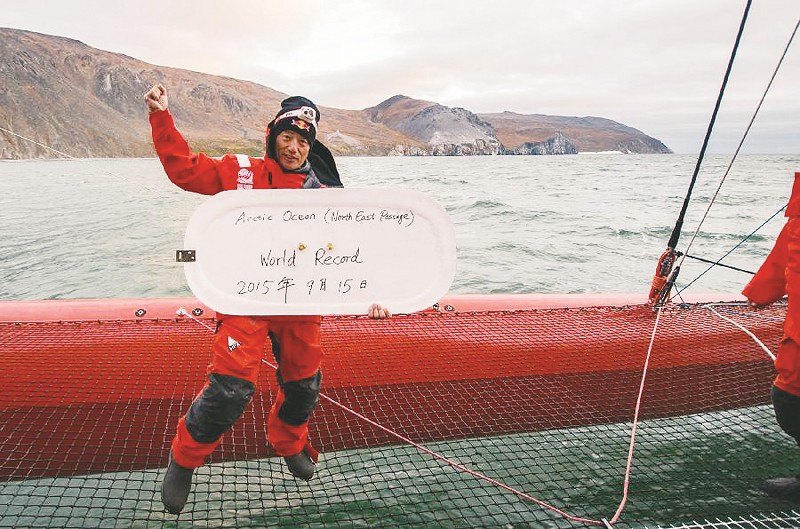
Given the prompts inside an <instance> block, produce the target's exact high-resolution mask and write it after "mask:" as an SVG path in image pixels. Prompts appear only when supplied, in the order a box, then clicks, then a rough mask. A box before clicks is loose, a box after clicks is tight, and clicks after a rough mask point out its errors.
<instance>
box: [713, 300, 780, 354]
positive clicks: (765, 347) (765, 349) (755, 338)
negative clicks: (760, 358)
mask: <svg viewBox="0 0 800 529" xmlns="http://www.w3.org/2000/svg"><path fill="white" fill-rule="evenodd" d="M717 305H718V304H717V303H709V304H708V305H703V308H704V309H708V310H710V311H711V312H713V313H714V314H716V315H717V317H718V318H720V319H722V320H725V321H727V322H728V323H730V324H731V325H733V326H734V327H738V328H739V329H740V330H742V331H744V333H745V334H747V336H749V337H750V338H752V339H753V341H754V342H756V345H758V346H759V347H761V349H762V350H763V351H764V352H765V353H767V356H769V357H770V358H771V359H772V361H773V362H774V361H775V355H774V354H773V353H772V351H770V350H769V347H767V346H766V345H764V342H762V341H761V340H759V339H758V337H757V336H756V335H755V334H753V333H752V332H750V331H749V330H747V329H746V328H745V327H744V326H743V325H740V324H738V323H736V322H735V321H733V320H732V319H730V318H728V317H726V316H723V315H722V314H720V313H719V312H717V311H716V310H714V307H715V306H717Z"/></svg>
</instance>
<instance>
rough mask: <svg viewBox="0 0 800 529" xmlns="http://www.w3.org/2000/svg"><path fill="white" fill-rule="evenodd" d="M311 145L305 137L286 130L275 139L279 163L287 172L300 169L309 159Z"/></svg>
mask: <svg viewBox="0 0 800 529" xmlns="http://www.w3.org/2000/svg"><path fill="white" fill-rule="evenodd" d="M310 150H311V145H310V144H309V143H308V140H306V139H305V138H304V137H302V136H301V135H300V134H298V133H296V132H295V131H293V130H284V131H283V132H281V133H280V134H278V137H277V138H275V152H276V154H277V155H278V160H277V161H278V163H279V164H280V166H281V167H283V168H284V169H285V170H287V171H294V170H296V169H300V167H302V166H303V164H304V163H305V162H306V159H307V158H308V152H309V151H310Z"/></svg>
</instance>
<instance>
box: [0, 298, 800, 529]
mask: <svg viewBox="0 0 800 529" xmlns="http://www.w3.org/2000/svg"><path fill="white" fill-rule="evenodd" d="M784 315H785V306H780V305H778V306H775V307H771V308H767V309H760V310H754V309H751V308H748V307H744V306H741V305H736V304H731V305H720V306H717V307H714V309H713V310H711V309H710V308H709V307H707V306H700V305H681V306H677V305H676V306H671V307H669V308H668V309H665V310H664V311H663V312H662V313H661V314H660V316H658V318H657V316H656V314H655V313H653V312H652V311H651V310H650V308H649V307H644V306H629V307H598V308H591V307H590V308H572V309H538V310H534V309H531V310H513V311H487V312H448V311H446V310H444V309H443V310H441V311H428V312H422V313H416V314H412V315H398V316H395V317H394V318H392V319H391V320H384V321H377V320H370V319H368V318H365V317H326V318H324V319H323V327H322V340H323V347H324V349H325V359H324V361H323V373H324V376H323V389H322V393H323V395H322V398H321V400H320V404H319V406H318V407H317V409H316V410H315V412H314V415H313V417H312V422H311V434H312V443H313V444H314V445H315V447H317V448H318V449H319V450H320V451H321V452H322V454H321V456H320V462H319V465H318V467H317V474H316V476H315V477H314V479H313V480H311V481H310V482H304V481H297V480H295V479H294V478H292V476H291V475H290V474H289V473H288V471H287V469H286V467H285V464H284V463H283V461H282V459H281V458H278V457H275V455H274V453H272V451H271V450H270V448H269V447H268V445H267V441H266V439H267V433H266V419H267V415H268V413H269V408H270V406H271V403H272V399H273V396H274V395H275V391H276V387H277V386H276V382H275V380H274V379H275V377H274V370H273V369H272V368H271V367H270V365H269V364H266V363H265V364H264V365H263V367H262V370H261V373H260V380H259V384H258V388H257V391H256V395H255V397H254V398H253V401H252V402H251V404H250V405H249V406H248V408H247V410H246V411H245V414H244V415H243V416H242V417H241V419H240V420H239V421H238V422H237V423H236V425H235V426H234V428H233V429H232V430H231V431H230V432H228V433H227V434H226V436H225V438H224V440H223V442H222V444H221V445H220V447H219V448H218V449H217V451H216V452H214V454H213V455H212V457H211V458H210V459H209V461H208V464H207V465H205V466H203V467H201V468H199V469H197V471H196V472H195V477H194V485H193V490H192V493H191V494H190V496H189V501H188V503H187V505H186V508H185V509H184V511H183V513H181V515H179V516H174V515H170V514H168V513H166V512H164V510H163V507H162V505H161V498H160V485H161V479H162V478H163V475H164V470H165V466H166V461H167V455H168V450H169V443H170V440H171V438H172V436H173V434H174V432H175V427H176V423H177V420H178V418H179V417H180V416H181V415H182V414H183V413H184V412H185V411H186V409H187V407H188V406H189V404H190V402H191V400H192V398H193V397H194V396H195V395H196V394H197V392H198V391H199V390H200V389H201V388H202V386H203V384H204V382H205V378H204V377H205V369H206V364H207V363H208V361H209V351H210V342H211V338H212V334H213V328H214V325H215V322H214V320H213V319H210V318H202V317H201V318H199V319H198V318H188V317H184V318H175V319H149V320H148V319H136V318H131V319H128V320H113V321H110V320H91V321H69V322H67V321H64V322H55V321H53V322H37V323H15V322H11V323H1V324H0V363H1V364H2V366H3V369H2V371H1V372H0V527H81V528H86V527H162V526H163V527H326V528H327V527H464V528H468V527H469V528H471V527H503V528H510V527H551V528H562V527H563V528H571V527H586V526H591V525H603V524H604V521H609V520H613V521H615V523H614V527H623V528H624V527H675V528H678V527H680V528H689V527H692V528H693V527H796V526H798V524H800V515H798V513H797V512H795V511H794V510H793V505H792V504H788V503H786V502H782V501H779V500H775V499H772V498H770V497H767V496H766V495H765V494H764V493H763V492H762V490H761V486H762V483H763V480H764V479H766V478H767V477H770V476H774V475H788V474H792V473H796V472H797V471H798V470H800V461H798V449H797V446H796V445H795V444H794V441H793V440H792V439H790V438H789V437H788V436H787V435H786V434H784V433H783V432H782V431H781V430H780V429H779V427H778V426H777V424H776V423H775V419H774V416H773V413H772V408H771V405H770V401H769V391H770V386H771V382H772V379H773V378H774V368H773V365H772V360H771V358H770V356H769V354H768V353H767V352H766V351H765V350H764V348H762V344H763V346H765V347H766V348H767V349H768V350H770V351H771V352H772V353H774V352H775V351H776V350H777V346H778V344H779V341H780V338H781V334H782V322H783V318H784ZM656 323H657V325H656ZM654 329H655V333H654ZM743 329H746V330H747V331H749V332H750V333H752V335H753V336H755V338H756V339H754V338H753V337H751V336H750V335H748V334H747V333H746V332H745V331H744V330H743ZM651 338H652V348H651V346H650V343H651ZM649 351H650V354H649V357H648V352H649ZM266 360H267V361H271V360H272V359H271V358H269V357H266ZM646 361H647V369H646V370H645V363H646ZM643 375H644V390H643V393H642V398H641V403H640V405H639V407H638V422H636V423H635V425H636V435H635V437H634V438H633V449H632V457H630V474H629V475H630V481H629V488H628V490H627V491H626V489H625V479H626V468H627V467H628V464H629V452H630V451H631V442H632V430H633V426H634V417H637V400H638V395H639V390H640V386H641V384H642V381H643ZM623 499H624V505H623ZM621 506H622V508H621V510H620V507H621ZM618 510H619V515H618V517H617V519H616V520H615V519H614V516H615V513H617V512H618Z"/></svg>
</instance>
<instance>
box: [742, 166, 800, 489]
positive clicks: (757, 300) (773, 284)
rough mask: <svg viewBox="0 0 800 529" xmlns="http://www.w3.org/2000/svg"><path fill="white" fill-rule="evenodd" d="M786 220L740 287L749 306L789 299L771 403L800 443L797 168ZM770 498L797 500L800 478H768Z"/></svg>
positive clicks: (799, 178)
mask: <svg viewBox="0 0 800 529" xmlns="http://www.w3.org/2000/svg"><path fill="white" fill-rule="evenodd" d="M786 217H787V221H786V224H785V225H784V227H783V230H781V233H780V235H778V239H777V240H776V241H775V247H774V248H773V249H772V251H771V252H770V254H769V255H768V256H767V258H766V260H765V261H764V263H763V264H762V265H761V268H759V269H758V272H757V273H756V275H755V276H753V279H752V280H750V282H749V283H748V284H747V286H746V287H745V288H744V290H743V291H742V294H744V295H745V296H746V297H747V299H748V301H749V303H750V304H751V305H753V306H763V305H768V304H770V303H773V302H774V301H777V300H779V299H781V298H782V297H783V296H784V295H787V296H788V298H789V304H788V307H787V309H786V319H785V321H784V323H783V338H782V340H781V344H780V346H779V347H778V354H777V356H776V358H775V369H776V371H777V372H778V374H777V376H776V377H775V381H774V382H773V385H772V405H773V408H774V409H775V418H776V419H777V420H778V424H779V425H780V427H781V428H782V429H783V431H785V432H786V433H788V434H789V435H791V436H792V437H794V439H795V441H797V444H798V445H800V172H798V173H795V174H794V185H793V186H792V195H791V197H790V198H789V204H788V205H787V206H786ZM764 490H765V491H766V492H767V494H769V495H770V496H774V497H777V498H783V499H788V500H793V501H800V476H791V477H778V478H771V479H768V480H767V481H766V482H765V483H764Z"/></svg>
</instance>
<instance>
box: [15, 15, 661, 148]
mask: <svg viewBox="0 0 800 529" xmlns="http://www.w3.org/2000/svg"><path fill="white" fill-rule="evenodd" d="M158 82H160V83H164V84H165V85H166V86H167V87H168V89H169V99H170V109H171V111H172V113H173V114H174V115H175V119H176V122H177V124H178V126H179V127H180V129H181V131H182V132H183V133H184V135H185V136H186V137H187V139H188V140H189V143H190V144H191V146H192V148H193V149H194V150H197V151H201V150H202V151H205V152H208V153H209V154H221V153H223V152H239V153H247V154H252V155H262V154H263V151H264V128H265V126H266V124H267V123H268V122H269V120H270V119H272V118H273V117H274V115H275V113H276V112H277V110H278V109H279V108H280V101H281V100H282V99H283V98H285V97H287V94H283V93H281V92H278V91H276V90H273V89H271V88H268V87H266V86H262V85H259V84H256V83H252V82H248V81H242V80H238V79H232V78H229V77H222V76H215V75H209V74H203V73H198V72H193V71H189V70H182V69H178V68H168V67H161V66H155V65H152V64H148V63H145V62H143V61H140V60H137V59H134V58H132V57H128V56H126V55H122V54H118V53H111V52H107V51H103V50H98V49H96V48H92V47H90V46H87V45H86V44H83V43H82V42H80V41H77V40H72V39H68V38H63V37H55V36H50V35H42V34H38V33H33V32H29V31H22V30H16V29H7V28H0V159H26V158H54V157H60V156H61V154H59V153H64V154H67V155H69V156H74V157H149V156H153V155H154V151H153V148H152V145H151V142H150V127H149V124H148V122H147V111H146V109H145V106H144V103H143V100H142V97H143V95H144V93H145V92H146V91H147V90H148V89H149V88H150V87H151V86H152V85H153V84H155V83H158ZM318 103H319V102H318ZM320 113H321V117H322V119H321V121H320V135H319V138H320V139H321V140H322V141H323V142H324V143H325V144H326V145H327V146H328V147H329V148H330V149H331V150H332V151H333V152H334V153H335V154H338V155H355V156H359V155H372V156H383V155H472V154H570V153H575V152H589V151H612V150H616V151H622V152H632V153H649V152H670V151H669V149H668V148H667V147H666V146H664V145H663V144H662V143H661V142H660V141H658V140H656V139H655V138H651V137H650V136H647V135H646V134H644V133H643V132H641V131H638V130H636V129H633V128H631V127H626V126H625V125H622V124H620V123H617V122H614V121H611V120H608V119H603V118H594V117H583V118H578V117H564V116H546V115H538V114H537V115H522V114H513V113H510V112H503V113H498V114H480V115H477V114H474V113H472V112H470V111H469V110H466V109H463V108H450V107H446V106H443V105H439V104H437V103H433V102H429V101H421V100H417V99H412V98H409V97H405V96H400V95H398V96H394V97H391V98H389V99H387V100H386V101H384V102H382V103H380V104H379V105H377V106H374V107H370V108H367V109H364V110H344V109H336V108H330V107H325V106H322V105H320Z"/></svg>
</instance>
